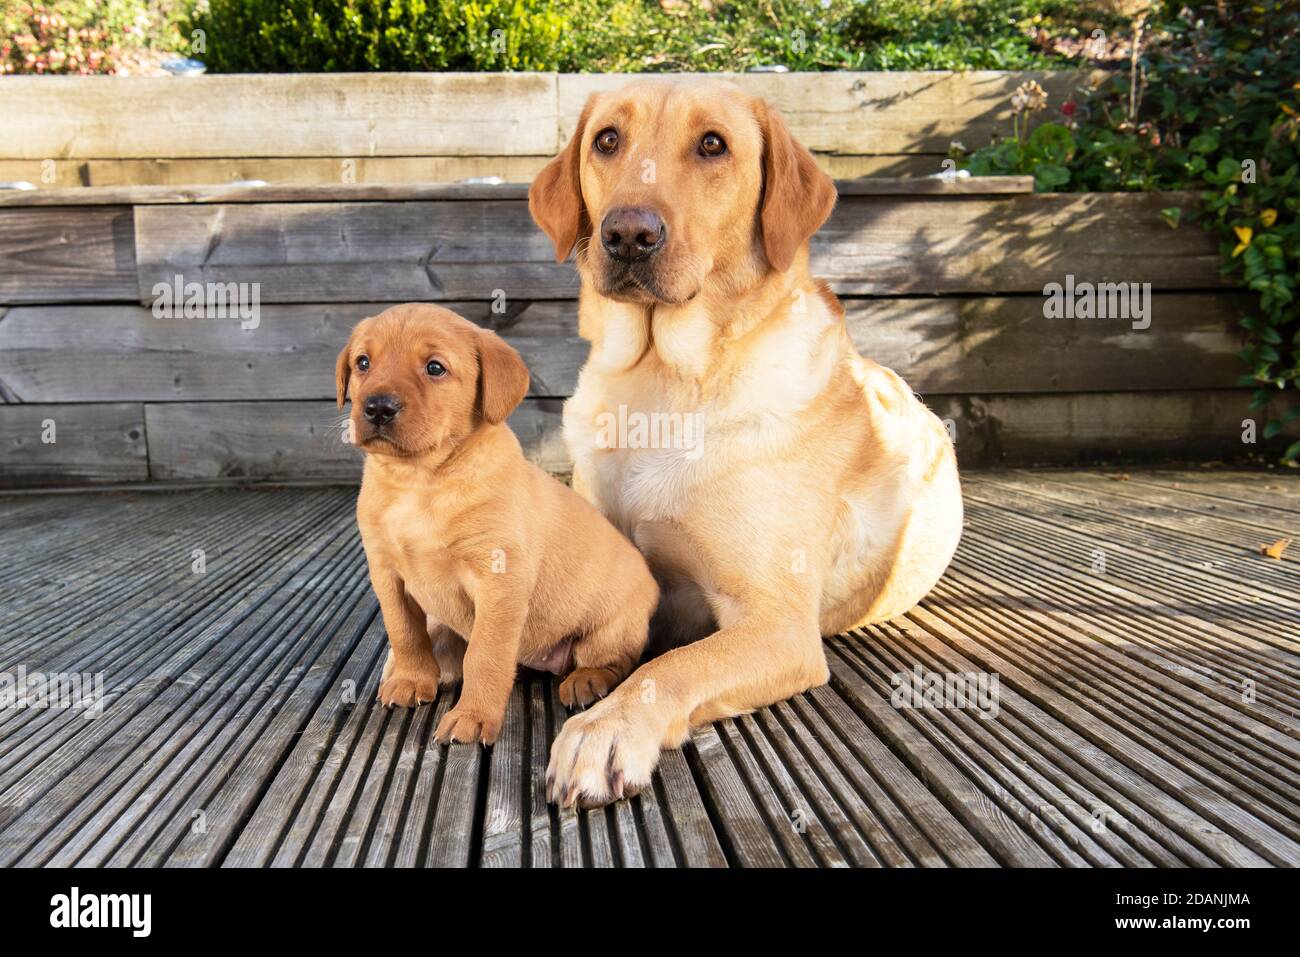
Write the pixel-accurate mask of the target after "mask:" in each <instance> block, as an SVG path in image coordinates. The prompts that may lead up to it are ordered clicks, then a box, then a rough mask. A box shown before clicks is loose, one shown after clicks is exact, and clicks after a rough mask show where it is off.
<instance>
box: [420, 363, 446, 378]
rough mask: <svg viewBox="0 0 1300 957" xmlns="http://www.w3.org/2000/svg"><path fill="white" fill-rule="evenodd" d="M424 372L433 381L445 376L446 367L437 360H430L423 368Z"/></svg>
mask: <svg viewBox="0 0 1300 957" xmlns="http://www.w3.org/2000/svg"><path fill="white" fill-rule="evenodd" d="M424 371H425V372H427V373H428V374H429V375H431V376H433V377H434V378H435V379H441V378H442V377H443V376H445V375H446V374H447V367H446V366H445V365H443V364H442V363H441V362H439V361H438V360H437V359H430V360H429V364H428V365H427V366H425V367H424Z"/></svg>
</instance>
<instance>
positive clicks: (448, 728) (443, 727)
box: [433, 705, 505, 744]
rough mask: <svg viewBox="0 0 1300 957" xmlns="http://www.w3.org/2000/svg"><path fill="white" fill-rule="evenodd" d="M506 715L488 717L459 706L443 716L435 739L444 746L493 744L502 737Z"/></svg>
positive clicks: (472, 709) (435, 732)
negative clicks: (476, 743)
mask: <svg viewBox="0 0 1300 957" xmlns="http://www.w3.org/2000/svg"><path fill="white" fill-rule="evenodd" d="M504 718H505V716H504V715H488V714H484V713H483V712H481V711H478V710H476V709H474V708H468V707H463V706H461V705H457V706H456V707H454V708H452V709H451V710H450V711H448V712H447V713H446V714H445V715H443V716H442V720H441V721H439V722H438V729H437V730H436V731H434V732H433V736H434V738H436V739H437V740H438V741H440V742H442V743H443V744H449V743H454V742H458V741H459V742H464V743H473V742H475V741H481V742H482V743H483V744H493V743H495V742H496V739H497V738H498V737H500V735H501V723H502V721H503V720H504Z"/></svg>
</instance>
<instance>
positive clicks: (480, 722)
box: [336, 304, 658, 744]
mask: <svg viewBox="0 0 1300 957" xmlns="http://www.w3.org/2000/svg"><path fill="white" fill-rule="evenodd" d="M336 379H337V391H338V404H339V408H342V407H343V403H344V400H345V399H347V398H348V397H349V396H351V398H352V411H351V416H350V420H349V421H350V428H351V431H352V433H353V435H354V441H355V442H356V444H357V445H358V446H360V447H361V448H362V449H363V450H364V451H365V453H366V461H365V471H364V474H363V477H362V482H361V494H360V496H359V498H358V500H357V524H358V525H359V526H360V529H361V540H362V543H363V544H364V546H365V551H366V560H367V562H368V563H369V565H370V581H371V584H372V585H373V586H374V589H375V594H376V595H377V596H378V597H379V606H380V610H381V611H382V612H383V616H384V625H385V627H386V628H387V631H388V642H389V655H388V661H387V664H385V666H384V671H383V676H382V679H381V683H380V685H379V700H380V701H381V702H383V703H384V704H385V705H401V706H403V707H411V706H413V705H416V704H418V703H419V702H421V701H431V700H432V699H433V698H434V697H435V696H436V695H437V692H438V685H439V683H440V682H441V683H446V684H450V683H453V682H454V681H456V680H457V679H459V678H461V677H462V673H463V678H464V686H463V687H462V689H461V693H460V699H459V700H458V701H457V703H456V706H455V707H454V708H452V709H451V710H450V711H449V712H447V714H446V716H445V717H444V718H443V719H442V721H441V722H440V723H439V725H438V727H437V729H436V731H435V736H436V737H437V739H438V740H439V741H482V742H483V743H484V744H491V743H492V742H494V741H495V740H496V739H497V736H498V734H499V733H500V731H501V725H502V722H503V720H504V717H505V711H506V701H507V699H508V698H509V696H510V688H511V685H512V684H513V683H514V679H515V670H516V666H517V665H519V664H523V665H526V666H528V667H531V668H537V669H540V670H544V671H551V672H554V673H555V674H557V675H567V677H566V678H565V679H564V682H563V683H562V684H561V685H560V699H561V701H562V702H563V703H564V704H565V705H567V706H570V707H574V706H586V705H588V704H590V703H592V702H593V701H595V700H597V699H599V698H601V697H603V696H604V695H606V694H608V693H609V691H610V690H611V689H612V688H613V687H614V686H615V685H617V684H618V683H619V681H621V680H622V679H623V678H624V677H625V676H626V675H627V674H628V672H629V671H631V670H632V668H633V667H635V665H636V663H637V661H638V660H639V658H640V656H641V652H642V650H643V649H644V647H645V642H646V629H647V627H648V624H649V620H650V615H651V613H652V612H653V611H654V608H655V604H656V602H657V600H658V587H657V586H656V584H655V581H654V578H653V577H652V576H651V574H650V571H649V569H648V568H647V567H646V563H645V560H644V559H643V558H642V557H641V555H640V553H639V552H638V551H637V550H636V548H635V547H634V546H633V545H632V544H631V543H630V542H629V541H628V540H627V539H626V538H624V537H623V536H622V535H620V534H619V533H618V532H617V531H616V530H615V529H614V527H613V526H612V525H610V523H609V522H608V521H606V520H605V518H603V517H602V516H601V515H600V513H599V512H597V511H596V510H595V509H594V508H592V507H591V506H590V505H589V504H587V502H585V501H583V500H582V498H580V497H579V496H578V495H577V494H575V493H574V492H573V491H572V490H571V489H569V488H566V487H565V486H564V485H562V484H561V483H560V482H558V481H556V480H555V479H553V478H551V477H550V476H548V475H546V474H545V473H544V472H542V471H541V470H540V469H538V468H537V467H536V466H535V465H533V464H532V463H530V462H528V461H527V460H526V459H525V458H524V455H523V451H522V449H521V448H520V447H519V442H518V440H517V439H516V438H515V436H514V433H513V432H511V431H510V429H509V428H508V427H507V426H506V425H505V424H504V423H505V420H506V417H507V416H508V415H509V414H510V413H511V412H512V411H513V410H514V409H515V407H516V406H518V405H519V403H520V402H521V401H522V400H523V397H524V394H525V393H526V392H527V391H528V369H527V367H526V366H525V365H524V362H523V360H522V359H520V357H519V354H518V353H517V352H515V350H514V349H512V348H510V346H508V345H507V344H506V343H505V342H504V341H503V340H502V339H501V338H500V337H499V336H498V335H497V334H496V333H494V332H490V331H487V330H484V329H480V328H478V327H477V326H475V325H474V324H473V323H471V322H469V321H468V320H467V319H463V318H461V317H460V316H458V315H456V314H455V313H452V312H449V311H447V310H446V309H440V308H438V307H437V306H431V305H418V304H414V305H404V306H394V307H393V308H391V309H388V310H385V311H384V312H383V313H381V314H380V315H378V316H376V317H374V318H370V319H366V320H364V321H363V322H361V323H360V324H359V325H357V327H356V328H355V329H354V330H353V332H352V335H351V338H350V339H349V340H348V343H347V345H346V346H345V347H344V348H343V351H342V352H341V353H339V357H338V364H337V370H336Z"/></svg>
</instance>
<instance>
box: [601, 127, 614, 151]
mask: <svg viewBox="0 0 1300 957" xmlns="http://www.w3.org/2000/svg"><path fill="white" fill-rule="evenodd" d="M596 149H598V150H600V151H601V152H602V153H612V152H614V150H616V149H618V131H617V130H615V129H614V128H613V127H610V128H609V129H607V130H601V131H600V132H599V133H597V134H596Z"/></svg>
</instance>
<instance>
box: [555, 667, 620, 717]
mask: <svg viewBox="0 0 1300 957" xmlns="http://www.w3.org/2000/svg"><path fill="white" fill-rule="evenodd" d="M617 686H618V678H617V677H615V675H614V672H613V671H612V670H610V669H609V668H578V669H577V670H576V671H574V672H573V673H572V674H571V675H569V677H567V678H565V679H564V680H563V681H561V682H560V703H561V704H563V705H564V706H565V707H566V708H570V709H572V708H585V707H587V705H589V704H591V703H592V702H593V701H599V700H600V699H601V698H603V697H605V695H607V694H609V693H610V692H611V691H613V690H614V688H615V687H617Z"/></svg>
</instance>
